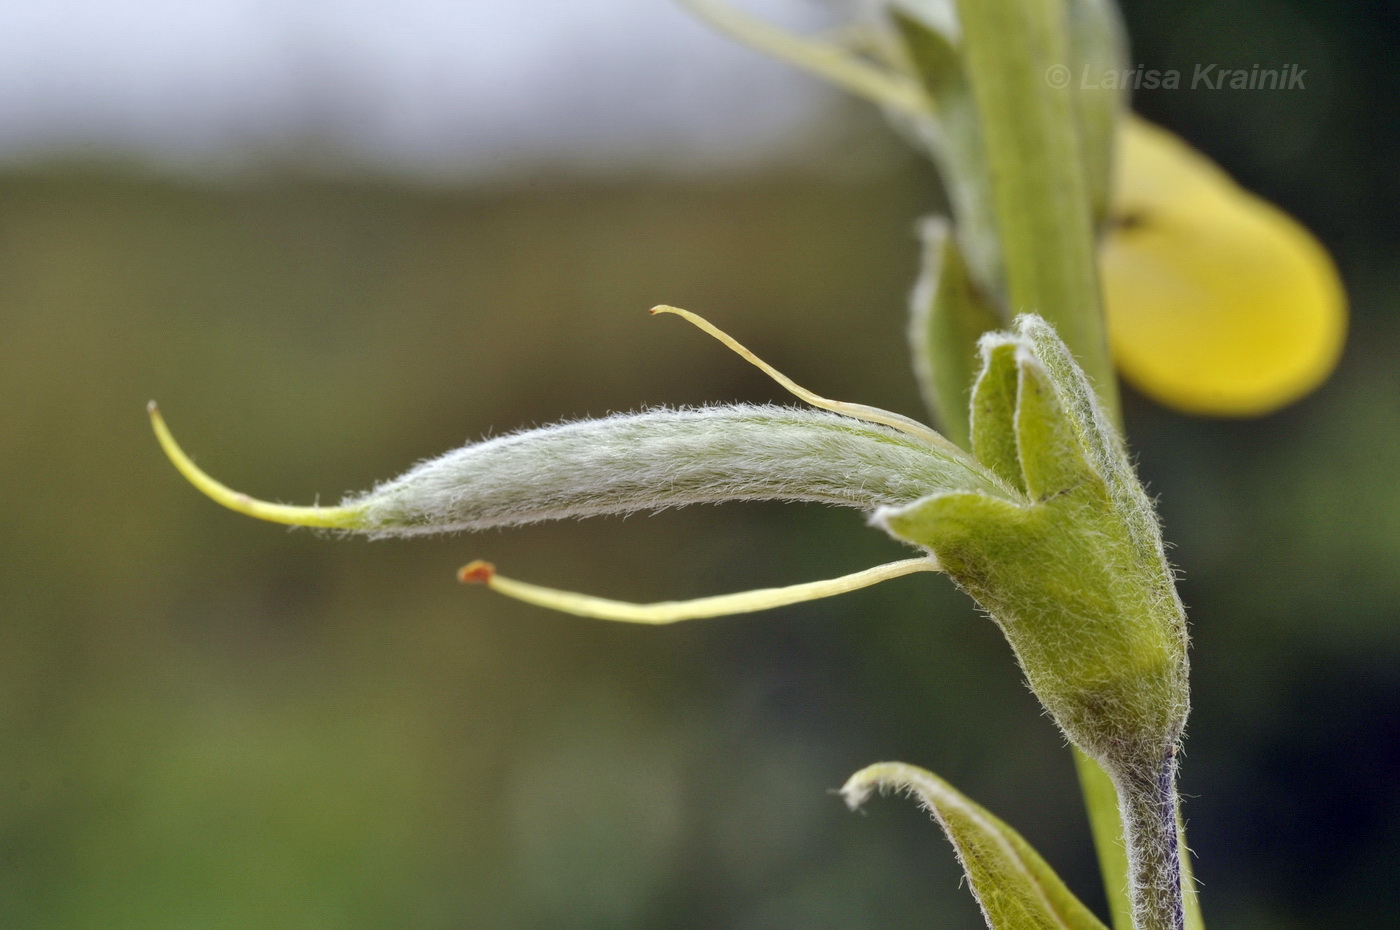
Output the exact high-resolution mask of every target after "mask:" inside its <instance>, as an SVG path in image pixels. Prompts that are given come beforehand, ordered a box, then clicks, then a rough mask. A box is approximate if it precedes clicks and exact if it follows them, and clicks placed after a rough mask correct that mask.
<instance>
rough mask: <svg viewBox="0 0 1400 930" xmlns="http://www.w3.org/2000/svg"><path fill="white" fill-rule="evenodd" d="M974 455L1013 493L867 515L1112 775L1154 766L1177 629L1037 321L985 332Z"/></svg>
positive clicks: (1174, 606)
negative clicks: (1000, 636) (980, 621)
mask: <svg viewBox="0 0 1400 930" xmlns="http://www.w3.org/2000/svg"><path fill="white" fill-rule="evenodd" d="M980 349H981V356H982V369H981V372H980V374H979V375H978V378H977V382H976V385H975V387H974V389H973V397H972V415H971V433H972V443H973V451H974V452H975V453H976V455H977V457H978V458H979V459H980V460H981V462H982V464H983V465H985V466H986V467H987V468H988V470H990V471H992V472H994V473H995V474H996V475H997V476H998V477H1000V478H1001V479H1003V480H1004V481H1005V482H1006V483H1007V484H1009V485H1011V486H1012V487H1015V488H1017V489H1019V490H1020V491H1021V492H1022V493H1023V495H1024V498H1023V499H1021V500H1019V501H1017V500H1008V499H1007V498H1005V497H992V496H990V495H986V494H981V493H977V492H951V493H937V494H933V495H930V496H928V497H926V498H923V499H922V500H919V501H915V502H914V503H912V504H908V505H905V506H900V507H886V508H883V509H881V510H880V511H879V512H878V513H877V514H876V516H875V520H876V522H877V523H878V524H880V525H882V526H883V527H885V528H886V529H887V530H888V531H889V532H890V533H891V534H892V535H894V536H895V537H897V538H899V539H902V540H904V541H906V542H911V543H914V544H917V545H920V546H923V547H925V548H927V549H929V550H930V551H931V552H933V553H934V555H935V556H936V557H937V558H938V560H939V562H940V564H941V565H942V566H943V568H944V570H945V571H947V573H948V574H949V575H951V576H952V578H953V579H954V580H955V581H956V582H957V583H958V584H959V586H961V587H962V588H964V589H965V590H966V591H967V592H968V593H969V594H971V595H972V597H973V598H974V599H976V601H977V602H978V603H979V604H980V605H981V606H982V607H983V608H984V609H985V610H987V612H988V613H989V614H990V615H991V617H992V619H993V620H995V621H996V623H997V624H998V625H999V626H1000V627H1001V629H1002V630H1003V632H1004V633H1005V635H1006V638H1007V640H1008V641H1009V642H1010V644H1011V647H1012V649H1013V650H1014V651H1015V653H1016V656H1017V659H1018V660H1019V661H1020V663H1021V666H1022V668H1023V669H1024V671H1025V674H1026V677H1027V679H1028V680H1029V682H1030V685H1031V687H1032V689H1033V690H1034V691H1035V693H1036V695H1037V696H1038V697H1039V698H1040V700H1041V702H1042V703H1043V704H1044V705H1045V707H1046V709H1047V710H1049V712H1050V714H1051V716H1052V717H1053V718H1054V720H1055V721H1056V723H1057V724H1058V725H1059V726H1060V727H1061V729H1063V730H1064V732H1065V734H1066V735H1067V736H1068V737H1069V739H1070V740H1071V741H1072V742H1073V743H1075V745H1077V746H1079V747H1080V748H1081V749H1083V750H1084V751H1085V752H1086V753H1087V754H1088V755H1089V756H1091V757H1092V758H1094V759H1095V760H1097V761H1098V762H1099V763H1100V764H1101V765H1103V766H1104V768H1105V769H1106V770H1107V771H1109V772H1110V773H1111V774H1113V775H1115V776H1116V777H1117V778H1119V779H1123V778H1140V777H1142V776H1144V775H1145V774H1147V773H1155V772H1160V771H1161V769H1162V766H1163V764H1164V760H1169V759H1170V758H1171V756H1172V755H1173V753H1174V751H1175V747H1176V745H1177V742H1178V741H1179V739H1180V737H1181V733H1182V729H1183V727H1184V725H1185V719H1186V712H1187V707H1188V690H1187V681H1186V672H1187V658H1186V645H1187V636H1186V624H1185V616H1184V613H1183V611H1182V608H1181V604H1180V601H1179V600H1178V599H1177V596H1176V593H1175V587H1174V584H1173V576H1172V571H1171V568H1170V567H1169V565H1168V564H1167V561H1166V557H1165V554H1164V552H1163V548H1162V541H1161V536H1160V533H1159V532H1158V528H1157V520H1156V516H1155V513H1154V511H1153V508H1152V505H1151V502H1150V501H1149V499H1148V498H1147V495H1146V493H1145V492H1144V491H1143V489H1142V486H1141V484H1140V483H1139V482H1138V480H1137V477H1136V475H1135V474H1134V473H1133V470H1132V466H1131V464H1130V462H1129V460H1128V457H1127V454H1126V452H1125V450H1124V448H1123V445H1122V442H1121V440H1120V439H1119V437H1118V434H1117V433H1116V431H1115V430H1114V429H1113V427H1112V425H1111V424H1110V421H1109V419H1108V417H1107V415H1106V414H1105V412H1104V411H1103V410H1102V408H1101V407H1100V405H1099V402H1098V399H1097V397H1096V396H1095V394H1094V391H1093V388H1092V386H1091V385H1090V383H1089V381H1088V379H1087V378H1086V377H1085V375H1084V373H1083V371H1082V370H1080V369H1079V367H1078V366H1077V365H1076V364H1075V362H1074V360H1073V358H1072V357H1071V356H1070V354H1069V351H1068V350H1067V349H1066V348H1065V346H1064V343H1063V342H1061V341H1060V339H1059V337H1058V336H1056V335H1055V333H1054V331H1053V330H1052V329H1051V328H1050V326H1049V325H1048V324H1047V323H1045V322H1044V321H1043V320H1041V319H1040V318H1039V317H1036V316H1031V315H1027V316H1021V317H1018V318H1017V320H1016V322H1015V325H1014V329H1013V331H1012V332H1010V333H989V334H988V335H987V336H985V337H984V338H983V340H982V342H981V346H980Z"/></svg>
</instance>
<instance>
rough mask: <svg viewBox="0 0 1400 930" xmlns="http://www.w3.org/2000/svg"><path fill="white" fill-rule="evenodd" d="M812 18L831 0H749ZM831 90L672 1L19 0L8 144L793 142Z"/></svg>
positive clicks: (260, 152) (4, 119) (628, 147)
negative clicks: (821, 1)
mask: <svg viewBox="0 0 1400 930" xmlns="http://www.w3.org/2000/svg"><path fill="white" fill-rule="evenodd" d="M744 6H745V8H746V9H748V10H750V11H752V12H754V13H757V14H761V15H764V16H765V17H768V18H771V19H773V20H776V21H779V22H782V23H784V24H786V25H789V26H792V27H797V28H804V27H811V26H813V25H814V24H815V23H816V22H817V20H818V17H819V14H820V12H821V10H820V7H818V6H815V5H814V4H812V3H810V2H804V0H747V2H746V3H745V4H744ZM827 99H829V97H828V94H827V92H826V91H825V90H824V89H823V88H821V87H820V86H818V82H815V81H812V80H811V79H809V78H807V77H804V76H802V75H800V74H797V73H795V72H794V71H793V70H792V69H791V68H788V67H786V66H784V65H781V64H778V63H775V62H773V61H770V60H768V59H766V58H765V57H763V56H761V55H759V54H756V53H754V52H752V51H750V50H748V49H745V48H741V47H738V46H736V45H735V43H733V42H731V41H729V40H727V39H725V38H722V37H720V36H718V35H716V34H714V33H713V32H712V31H711V30H709V29H708V28H707V27H706V26H704V25H703V24H700V23H698V22H696V21H695V20H694V18H693V17H692V16H691V15H690V14H689V13H687V12H686V11H685V10H683V9H681V8H680V7H679V6H678V5H677V4H676V3H674V2H672V0H588V2H578V0H520V2H512V3H499V2H486V0H400V2H398V3H396V4H392V5H390V4H386V3H383V2H369V0H198V2H193V3H178V2H170V0H56V2H55V0H9V2H6V3H4V4H0V160H3V161H4V162H9V163H12V164H13V163H15V162H16V161H31V160H37V159H40V158H45V157H53V156H54V155H55V154H59V155H65V154H66V155H70V156H82V155H85V154H89V153H91V152H94V151H96V152H102V153H104V154H110V153H121V154H126V155H130V156H135V157H138V158H139V159H140V160H142V161H155V162H156V163H159V164H164V165H167V166H179V167H183V168H196V169H204V170H208V169H217V168H220V167H237V166H239V165H240V164H245V163H248V162H250V161H251V162H258V161H261V160H266V159H267V158H268V157H269V156H285V157H293V158H297V159H300V160H306V159H308V158H310V159H312V160H314V156H315V155H316V153H317V152H322V153H325V154H326V155H328V156H332V157H330V158H328V159H327V162H328V163H332V164H343V163H344V162H346V161H350V162H352V163H359V164H360V165H362V166H363V165H369V166H372V167H376V168H381V169H390V170H392V171H395V172H408V173H415V174H440V173H449V174H455V173H461V172H468V173H482V172H489V171H494V170H500V169H502V168H507V169H509V168H518V167H519V166H520V165H521V164H522V163H524V164H540V163H548V164H557V163H560V162H564V161H568V162H569V163H570V164H571V165H573V166H575V167H577V166H579V165H580V163H582V164H584V165H587V164H595V165H598V164H614V163H616V162H617V161H618V160H619V158H620V159H621V160H622V161H623V162H624V163H631V164H634V165H635V164H646V163H651V162H663V163H667V164H675V163H682V164H687V165H694V164H696V163H700V164H714V163H734V162H736V161H738V162H745V161H752V160H754V159H755V157H758V158H761V157H762V156H763V155H764V154H766V153H771V152H773V151H775V150H782V149H784V148H785V147H787V146H788V145H790V144H791V143H792V140H793V139H794V137H795V136H796V135H798V134H800V131H801V129H802V127H803V126H805V125H808V124H809V122H810V121H811V120H812V119H813V117H814V116H815V115H816V114H817V113H818V112H819V111H820V110H821V109H822V105H823V102H824V101H825V100H827Z"/></svg>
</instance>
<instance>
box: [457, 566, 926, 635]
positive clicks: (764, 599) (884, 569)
mask: <svg viewBox="0 0 1400 930" xmlns="http://www.w3.org/2000/svg"><path fill="white" fill-rule="evenodd" d="M936 571H941V569H940V568H939V566H938V563H937V562H936V561H934V560H933V559H931V558H927V557H925V558H917V559H904V560H903V561H899V562H890V563H889V564H887V565H877V566H875V567H874V568H867V569H866V570H865V571H860V572H855V573H853V574H850V575H843V576H841V577H840V578H830V579H827V580H825V581H809V582H806V583H804V584H795V585H789V586H787V587H785V588H760V589H759V590H757V591H744V592H742V593H739V594H721V595H718V596H716V597H701V598H697V599H695V600H693V601H661V602H659V603H655V604H634V603H632V602H630V601H614V600H609V599H608V598H603V597H593V596H592V595H589V594H576V593H575V592H573V591H560V590H558V589H557V588H546V587H542V586H540V585H537V584H530V583H529V582H526V581H516V580H515V579H513V578H506V577H504V576H501V575H498V574H496V566H494V565H492V564H491V563H490V562H482V561H480V560H478V561H476V562H470V563H468V564H466V565H463V566H462V567H461V568H460V569H458V570H457V580H458V581H461V582H463V583H473V584H484V585H486V587H488V588H490V589H491V590H492V591H495V592H496V593H498V594H504V595H505V596H506V597H511V598H514V599H515V600H517V601H524V602H525V603H527V604H534V605H535V606H536V607H544V608H547V609H549V610H557V611H559V612H560V613H566V614H573V615H574V616H577V617H589V618H591V619H594V620H616V621H618V622H620V623H641V624H647V625H652V626H660V625H664V624H668V623H678V622H680V621H682V620H701V619H704V618H707V617H724V616H729V615H732V614H746V613H753V612H754V611H759V610H770V609H772V608H774V607H786V606H789V605H791V604H799V603H801V602H803V601H813V600H817V599H818V598H823V597H832V596H833V595H836V594H845V593H846V592H847V591H856V590H859V589H860V588H866V587H869V586H870V585H873V584H878V583H879V582H881V581H888V580H890V579H891V578H899V577H901V576H903V575H910V574H913V573H914V572H936Z"/></svg>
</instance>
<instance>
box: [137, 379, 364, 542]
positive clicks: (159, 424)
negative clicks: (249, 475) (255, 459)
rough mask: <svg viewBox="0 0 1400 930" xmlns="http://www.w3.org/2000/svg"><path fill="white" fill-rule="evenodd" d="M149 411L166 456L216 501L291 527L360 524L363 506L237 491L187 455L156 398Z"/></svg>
mask: <svg viewBox="0 0 1400 930" xmlns="http://www.w3.org/2000/svg"><path fill="white" fill-rule="evenodd" d="M146 413H148V414H149V415H150V417H151V429H153V430H155V434H156V440H157V441H158V442H159V443H160V447H161V449H162V450H163V451H164V452H165V456H166V458H168V459H170V463H171V464H172V465H174V466H175V469H176V470H177V471H178V472H179V473H180V474H181V475H183V476H184V478H185V480H186V481H188V482H189V483H190V484H192V485H194V486H195V487H196V488H198V489H199V490H200V491H201V492H202V493H203V494H204V495H205V496H206V497H208V498H209V499H210V500H212V501H214V503H216V504H222V505H223V506H225V507H227V508H228V509H229V510H232V511H234V512H236V513H241V514H243V515H244V516H248V517H254V518H255V519H258V520H267V521H269V522H271V523H285V524H288V525H291V526H319V527H328V528H331V529H342V530H352V529H358V528H359V527H360V522H359V521H360V513H361V509H360V508H358V507H292V506H288V505H286V504H274V503H271V502H270V501H263V500H258V499H257V498H254V497H249V496H248V495H247V494H244V493H242V492H241V491H235V490H233V489H232V488H230V487H229V486H228V485H226V484H223V483H221V482H219V481H216V480H215V479H213V478H211V477H210V476H209V475H208V474H207V473H205V472H204V471H203V470H202V469H200V467H199V466H198V465H196V464H195V463H194V460H193V459H191V458H190V457H189V456H188V455H186V454H185V450H184V449H181V448H180V444H179V443H177V442H176V441H175V437H174V436H172V435H171V433H170V428H169V427H168V426H166V425H165V418H164V417H162V416H161V415H160V408H158V407H157V406H156V402H155V401H151V402H150V403H148V404H146Z"/></svg>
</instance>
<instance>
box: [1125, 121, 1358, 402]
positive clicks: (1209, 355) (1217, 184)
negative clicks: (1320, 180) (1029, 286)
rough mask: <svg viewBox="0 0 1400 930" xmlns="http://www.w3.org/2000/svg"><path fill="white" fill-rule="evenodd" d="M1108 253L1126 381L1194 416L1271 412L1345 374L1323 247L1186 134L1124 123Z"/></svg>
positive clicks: (1342, 304)
mask: <svg viewBox="0 0 1400 930" xmlns="http://www.w3.org/2000/svg"><path fill="white" fill-rule="evenodd" d="M1122 126H1123V129H1122V130H1121V132H1120V134H1119V153H1118V173H1117V177H1116V179H1115V191H1114V203H1113V213H1114V219H1115V223H1116V228H1115V229H1114V230H1113V231H1112V232H1111V233H1110V235H1108V236H1107V237H1106V240H1105V242H1104V244H1103V249H1102V253H1101V272H1102V278H1103V289H1104V304H1105V308H1106V312H1107V315H1108V326H1109V340H1110V343H1111V346H1112V350H1113V356H1114V358H1115V360H1116V361H1117V363H1118V366H1119V369H1120V370H1121V371H1122V373H1123V376H1124V377H1125V378H1126V379H1127V380H1128V381H1130V382H1132V383H1133V384H1134V385H1135V386H1137V387H1138V388H1139V389H1140V390H1142V391H1143V393H1145V394H1148V395H1149V396H1151V397H1153V398H1154V399H1156V400H1158V401H1160V402H1162V403H1164V404H1167V405H1168V406H1171V407H1176V408H1178V409H1180V410H1184V411H1187V412H1190V413H1198V414H1210V415H1216V416H1253V415H1258V414H1264V413H1269V412H1271V411H1273V410H1276V409H1278V408H1279V407H1282V406H1284V405H1286V404H1289V403H1292V402H1293V401H1295V400H1297V399H1298V398H1300V397H1302V396H1304V395H1305V394H1307V393H1309V392H1310V391H1312V390H1313V389H1315V388H1316V387H1317V386H1318V385H1319V384H1321V383H1322V382H1323V381H1324V380H1326V378H1327V376H1328V375H1329V374H1330V373H1331V372H1332V369H1333V368H1334V367H1336V364H1337V360H1338V358H1339V356H1340V355H1341V350H1342V343H1343V340H1344V338H1345V334H1346V315H1347V314H1346V296H1345V293H1344V292H1343V290H1342V285H1341V282H1340V280H1339V279H1338V276H1337V271H1336V268H1335V267H1334V266H1333V264H1332V260H1331V258H1330V257H1329V256H1328V254H1327V252H1326V250H1325V249H1323V247H1322V245H1321V244H1320V243H1318V241H1317V240H1316V239H1315V238H1314V237H1313V236H1312V235H1311V234H1310V233H1309V232H1308V231H1307V230H1306V229H1304V228H1303V227H1302V226H1300V225H1299V224H1298V223H1297V222H1296V221H1294V220H1293V219H1292V218H1291V217H1289V216H1288V215H1287V214H1285V213H1283V212H1282V211H1280V210H1279V209H1277V208H1276V207H1274V206H1273V205H1271V204H1269V203H1266V202H1265V201H1263V200H1261V199H1260V198H1258V197H1256V196H1254V195H1253V194H1251V193H1249V192H1248V191H1246V190H1244V189H1243V188H1241V187H1240V186H1239V185H1237V184H1236V183H1235V182H1234V181H1233V180H1231V179H1230V178H1229V177H1228V176H1227V175H1226V174H1225V172H1224V171H1222V170H1221V169H1220V168H1219V167H1218V166H1216V165H1215V164H1213V163H1212V162H1211V161H1210V160H1209V159H1207V158H1206V157H1205V156H1203V155H1202V154H1200V153H1199V152H1197V151H1195V150H1194V149H1192V148H1191V147H1190V146H1188V145H1187V144H1186V143H1185V142H1183V141H1182V140H1180V139H1178V138H1177V137H1176V136H1174V135H1172V134H1171V133H1169V132H1167V131H1166V130H1164V129H1161V128H1159V127H1157V126H1153V125H1151V124H1150V123H1147V122H1145V121H1144V120H1141V119H1138V118H1136V117H1129V118H1127V119H1125V120H1124V121H1123V123H1122Z"/></svg>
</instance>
